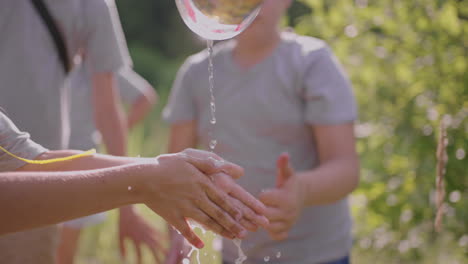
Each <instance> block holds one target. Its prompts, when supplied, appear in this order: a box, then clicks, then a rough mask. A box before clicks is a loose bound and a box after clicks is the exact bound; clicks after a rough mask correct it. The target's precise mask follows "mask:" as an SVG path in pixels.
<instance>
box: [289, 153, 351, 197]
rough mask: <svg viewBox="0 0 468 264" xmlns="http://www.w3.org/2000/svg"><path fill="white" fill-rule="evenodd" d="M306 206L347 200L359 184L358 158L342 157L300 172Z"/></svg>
mask: <svg viewBox="0 0 468 264" xmlns="http://www.w3.org/2000/svg"><path fill="white" fill-rule="evenodd" d="M298 176H299V178H300V181H301V187H302V193H303V197H304V203H305V205H306V206H315V205H324V204H330V203H334V202H336V201H339V200H341V199H343V198H345V197H346V196H347V195H348V194H349V193H351V192H352V191H353V190H354V189H355V188H356V187H357V185H358V183H359V160H358V157H342V158H337V159H333V160H330V161H328V162H325V163H323V164H321V165H320V166H319V167H317V168H316V169H314V170H310V171H304V172H299V173H298Z"/></svg>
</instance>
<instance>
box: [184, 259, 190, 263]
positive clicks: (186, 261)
mask: <svg viewBox="0 0 468 264" xmlns="http://www.w3.org/2000/svg"><path fill="white" fill-rule="evenodd" d="M182 264H190V260H189V259H188V258H184V259H183V260H182Z"/></svg>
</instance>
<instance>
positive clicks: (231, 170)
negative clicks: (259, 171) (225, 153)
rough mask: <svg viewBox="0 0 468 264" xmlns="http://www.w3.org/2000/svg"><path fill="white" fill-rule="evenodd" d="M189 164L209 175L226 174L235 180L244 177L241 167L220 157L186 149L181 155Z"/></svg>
mask: <svg viewBox="0 0 468 264" xmlns="http://www.w3.org/2000/svg"><path fill="white" fill-rule="evenodd" d="M180 155H182V157H184V158H185V159H186V161H187V162H189V163H191V164H192V165H193V166H195V167H196V168H197V169H199V170H200V171H202V172H203V173H205V174H207V175H211V174H214V173H218V172H224V173H226V174H228V175H229V176H231V177H232V178H234V179H237V178H239V177H241V176H243V175H244V169H243V168H242V167H240V166H239V165H236V164H234V163H231V162H228V161H225V160H223V159H222V158H221V157H219V156H218V155H216V154H214V153H211V152H207V151H202V150H195V149H186V150H184V151H183V152H181V153H180Z"/></svg>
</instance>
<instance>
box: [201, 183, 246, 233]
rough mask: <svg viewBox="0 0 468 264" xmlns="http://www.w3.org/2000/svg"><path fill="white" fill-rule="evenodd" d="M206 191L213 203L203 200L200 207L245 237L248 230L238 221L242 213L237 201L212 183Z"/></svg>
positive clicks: (223, 224)
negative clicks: (215, 187)
mask: <svg viewBox="0 0 468 264" xmlns="http://www.w3.org/2000/svg"><path fill="white" fill-rule="evenodd" d="M206 193H207V195H208V198H209V200H211V203H210V202H209V201H202V202H200V205H199V206H200V208H202V210H203V211H204V212H205V213H206V214H207V215H209V216H210V217H211V218H213V219H214V220H215V221H216V222H218V223H219V224H220V225H221V226H223V227H224V228H225V229H227V230H229V231H230V232H232V233H234V234H235V235H236V236H237V237H241V238H242V237H244V236H245V235H246V234H245V233H246V232H245V230H244V228H242V227H241V226H240V224H239V223H238V220H240V219H241V218H242V214H241V213H240V212H239V210H238V209H237V206H236V204H235V202H234V201H233V200H232V199H230V197H229V196H228V195H227V194H224V193H222V192H220V191H218V190H216V189H214V186H212V185H210V186H209V187H208V190H207V192H206ZM207 200H208V199H207ZM233 217H234V218H233Z"/></svg>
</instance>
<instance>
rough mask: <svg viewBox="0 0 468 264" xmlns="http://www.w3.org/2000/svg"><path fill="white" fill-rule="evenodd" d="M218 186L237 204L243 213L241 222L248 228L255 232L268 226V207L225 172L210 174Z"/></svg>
mask: <svg viewBox="0 0 468 264" xmlns="http://www.w3.org/2000/svg"><path fill="white" fill-rule="evenodd" d="M210 177H211V178H212V179H213V182H214V183H215V185H216V186H218V187H219V188H221V190H223V191H225V192H226V193H227V194H229V201H230V202H232V203H234V204H236V205H237V208H238V209H239V210H240V211H241V213H242V219H240V224H241V225H242V226H243V227H244V228H245V229H247V230H249V231H252V232H255V231H257V229H258V227H259V226H261V227H265V228H266V227H267V226H268V223H269V221H268V219H267V218H266V217H265V216H264V214H265V212H266V207H265V205H263V204H262V203H261V202H260V201H258V200H257V199H256V198H255V197H254V196H253V195H251V194H250V193H249V192H246V191H245V190H244V189H243V188H242V187H240V186H239V185H238V184H237V183H235V182H234V180H233V179H232V178H231V177H229V176H228V175H226V174H225V173H216V174H214V175H211V176H210Z"/></svg>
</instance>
